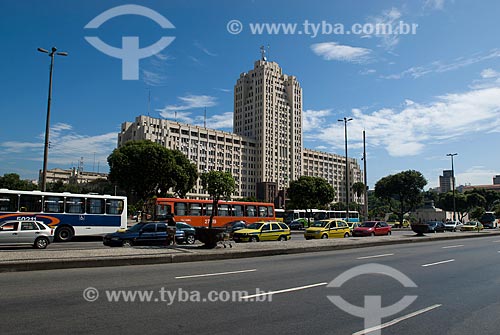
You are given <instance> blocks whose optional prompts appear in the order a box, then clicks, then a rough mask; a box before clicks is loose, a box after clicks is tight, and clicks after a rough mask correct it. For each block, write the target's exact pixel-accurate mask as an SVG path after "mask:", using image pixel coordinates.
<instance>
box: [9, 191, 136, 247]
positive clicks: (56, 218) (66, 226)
mask: <svg viewBox="0 0 500 335" xmlns="http://www.w3.org/2000/svg"><path fill="white" fill-rule="evenodd" d="M8 220H27V221H28V220H29V221H35V220H36V221H42V222H44V223H45V224H47V225H48V226H49V227H51V228H54V229H55V238H56V240H57V241H69V240H71V239H72V238H73V236H98V235H104V234H106V233H111V232H114V231H116V230H118V229H126V228H127V197H122V196H111V195H94V194H73V193H69V192H63V193H55V192H41V191H15V190H8V189H0V223H2V222H4V221H8Z"/></svg>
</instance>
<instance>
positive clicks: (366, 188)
mask: <svg viewBox="0 0 500 335" xmlns="http://www.w3.org/2000/svg"><path fill="white" fill-rule="evenodd" d="M363 170H364V182H365V189H364V192H363V196H364V203H365V204H364V209H365V210H364V212H365V220H366V221H368V176H367V173H366V137H365V131H364V130H363Z"/></svg>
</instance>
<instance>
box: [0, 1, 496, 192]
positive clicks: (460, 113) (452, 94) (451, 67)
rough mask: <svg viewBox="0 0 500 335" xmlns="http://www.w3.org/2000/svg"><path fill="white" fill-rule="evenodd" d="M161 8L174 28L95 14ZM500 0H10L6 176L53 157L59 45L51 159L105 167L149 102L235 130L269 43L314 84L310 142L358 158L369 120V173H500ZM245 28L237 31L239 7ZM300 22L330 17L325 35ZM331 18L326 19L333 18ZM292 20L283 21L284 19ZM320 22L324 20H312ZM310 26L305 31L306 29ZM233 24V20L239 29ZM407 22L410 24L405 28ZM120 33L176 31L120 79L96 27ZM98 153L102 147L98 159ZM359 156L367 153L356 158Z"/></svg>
mask: <svg viewBox="0 0 500 335" xmlns="http://www.w3.org/2000/svg"><path fill="white" fill-rule="evenodd" d="M126 4H136V5H142V6H145V7H147V8H150V9H152V10H154V11H156V12H157V13H159V14H160V15H161V16H163V17H164V18H166V19H168V21H170V23H171V24H172V25H173V26H174V27H175V28H171V29H163V28H162V27H161V26H159V25H158V24H157V23H156V22H154V21H152V20H150V19H148V18H146V17H142V16H138V15H123V16H119V17H115V18H112V19H110V20H109V21H107V22H105V23H103V24H102V25H101V26H100V27H99V28H98V29H85V28H84V27H85V26H86V25H87V24H88V23H89V22H90V21H91V20H92V19H94V18H95V17H96V16H98V15H99V14H101V13H103V12H105V11H106V10H108V9H111V8H114V7H116V6H121V5H126ZM499 14H500V3H499V2H498V1H495V0H485V1H482V2H481V6H479V5H478V4H477V2H474V1H458V0H455V1H451V0H421V1H409V0H408V1H361V0H358V1H329V2H326V1H317V0H309V1H296V0H295V1H293V0H292V1H290V0H288V1H269V0H267V1H261V0H255V1H141V2H136V3H131V2H123V1H95V0H91V1H62V0H60V1H55V0H46V1H43V2H42V1H35V0H24V1H17V0H3V1H2V2H1V3H0V31H1V35H2V53H1V55H0V60H1V62H0V67H1V73H2V79H1V80H0V91H1V92H2V94H1V95H0V111H1V115H2V118H3V122H2V125H1V128H0V160H1V164H0V175H3V174H4V173H9V172H16V173H19V174H20V175H21V176H22V177H23V178H30V179H36V178H37V173H38V170H39V169H41V167H42V158H43V136H44V129H45V116H46V103H47V89H48V73H49V63H50V58H49V57H47V55H46V54H42V53H39V52H38V51H37V48H38V47H42V48H45V49H50V48H51V47H52V46H56V47H57V48H58V49H59V50H60V51H66V52H68V53H69V56H68V57H56V59H55V67H54V86H53V100H52V113H51V129H52V131H51V148H50V151H49V168H54V167H60V168H69V167H71V166H75V165H76V164H77V162H78V161H79V160H80V158H81V157H83V160H84V167H85V170H90V171H92V170H95V171H97V168H98V166H99V170H100V171H101V172H102V171H107V170H108V167H107V164H106V157H107V156H108V155H109V154H110V153H111V151H112V150H113V149H114V148H115V147H116V142H117V133H118V132H119V130H120V125H121V123H122V122H124V121H133V120H134V118H135V117H136V116H137V115H140V114H147V113H148V96H149V94H150V95H151V102H150V105H149V106H150V107H149V113H150V115H151V116H154V117H165V118H170V119H174V118H175V117H176V118H177V120H178V121H183V122H190V123H196V124H203V110H204V107H206V108H207V127H210V128H215V129H221V130H226V131H231V130H232V111H233V93H232V90H233V86H234V84H235V82H236V79H237V78H238V77H239V74H240V73H242V72H246V71H248V70H250V69H252V68H253V63H254V61H255V60H257V59H258V58H259V57H260V52H259V48H260V46H261V45H265V46H267V45H269V51H268V57H269V59H270V60H272V61H275V62H277V63H279V64H280V65H281V67H282V68H283V71H284V73H287V74H291V75H295V76H297V78H298V80H299V82H300V83H301V86H302V89H303V108H304V130H305V133H304V146H305V147H307V148H312V149H317V150H322V151H326V152H333V153H338V154H342V155H343V154H344V151H343V145H344V137H343V124H342V123H339V122H338V121H337V120H338V119H339V118H343V117H344V116H347V117H352V118H353V121H351V122H349V126H348V127H349V128H348V133H349V156H352V157H357V158H361V156H362V131H363V129H365V130H366V136H367V154H368V160H367V162H368V184H369V186H370V187H373V186H374V185H375V183H376V182H377V181H378V180H379V179H380V178H382V177H384V176H386V175H388V174H393V173H397V172H400V171H403V170H407V169H415V170H418V171H420V172H422V173H423V174H424V176H425V177H426V178H427V180H428V185H427V187H426V188H428V187H435V186H437V185H438V180H439V175H440V174H441V173H442V170H444V169H450V168H451V162H450V158H449V157H446V154H447V153H458V156H456V157H455V170H456V177H457V184H491V183H492V178H493V176H494V175H496V174H500V156H499V155H498V146H499V143H500V141H499V139H500V136H499V131H500V46H499V43H498V41H499V40H498V31H500V21H499V20H498V15H499ZM232 20H238V21H239V22H240V23H241V27H242V31H241V32H240V33H238V34H231V33H230V32H229V31H228V28H229V29H234V28H239V27H238V26H236V27H235V26H228V22H230V21H232ZM400 21H403V22H404V23H408V24H417V25H418V26H417V28H416V31H415V32H416V33H415V34H407V35H403V34H400V35H395V34H385V35H383V34H378V35H377V34H354V33H351V34H346V33H344V34H328V29H327V28H328V24H331V25H332V26H333V25H335V24H343V25H344V27H345V30H346V31H347V30H350V29H351V27H352V25H353V24H357V23H359V24H361V25H363V24H374V23H387V24H389V25H391V27H397V26H398V24H399V22H400ZM304 22H308V23H309V24H314V25H319V27H320V28H321V27H322V26H321V25H323V26H325V27H326V28H324V29H323V30H321V29H320V30H319V31H318V33H317V34H316V36H313V34H311V31H310V30H311V29H309V31H308V32H309V34H307V33H306V31H305V30H304ZM323 22H324V23H323ZM264 23H269V24H272V23H274V24H282V23H283V24H292V25H293V24H296V25H297V27H296V28H297V29H296V30H295V33H291V31H288V33H287V34H286V33H284V31H283V30H280V31H279V32H276V31H275V32H274V33H272V32H266V31H265V30H264V31H263V32H262V33H260V34H259V33H257V32H255V31H254V32H252V28H255V24H264ZM279 27H280V29H281V28H283V26H279ZM310 27H312V26H310ZM299 31H300V33H299ZM233 32H234V31H233ZM400 32H401V31H400ZM86 36H97V37H99V38H100V39H101V40H102V41H103V42H105V43H107V44H109V45H111V46H114V47H117V48H120V47H121V45H122V44H121V43H122V36H138V38H139V41H140V42H139V43H140V47H141V48H144V47H147V46H149V45H151V44H154V43H155V42H157V41H158V40H159V39H160V38H161V37H162V36H171V37H175V39H174V40H173V42H172V43H171V44H170V45H168V46H167V47H166V48H164V49H163V50H162V51H161V52H159V53H155V54H154V55H152V56H151V57H147V58H144V59H141V60H140V61H139V79H138V80H122V61H121V59H118V58H113V57H110V56H108V55H106V54H104V53H102V52H100V51H99V50H97V49H96V48H94V47H93V46H92V45H91V44H90V43H89V42H87V41H86V40H85V37H86ZM94 157H95V159H94ZM361 163H362V161H361V160H360V164H361Z"/></svg>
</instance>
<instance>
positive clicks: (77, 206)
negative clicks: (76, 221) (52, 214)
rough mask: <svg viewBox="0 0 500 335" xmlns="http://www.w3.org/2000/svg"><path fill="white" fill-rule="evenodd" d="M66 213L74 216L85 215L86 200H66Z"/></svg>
mask: <svg viewBox="0 0 500 335" xmlns="http://www.w3.org/2000/svg"><path fill="white" fill-rule="evenodd" d="M66 213H72V214H83V213H85V199H84V198H66Z"/></svg>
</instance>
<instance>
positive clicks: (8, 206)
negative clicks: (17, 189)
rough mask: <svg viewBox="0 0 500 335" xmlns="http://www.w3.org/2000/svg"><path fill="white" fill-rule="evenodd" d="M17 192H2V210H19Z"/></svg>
mask: <svg viewBox="0 0 500 335" xmlns="http://www.w3.org/2000/svg"><path fill="white" fill-rule="evenodd" d="M17 201H18V195H17V194H6V193H5V194H4V193H0V211H1V212H17Z"/></svg>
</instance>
